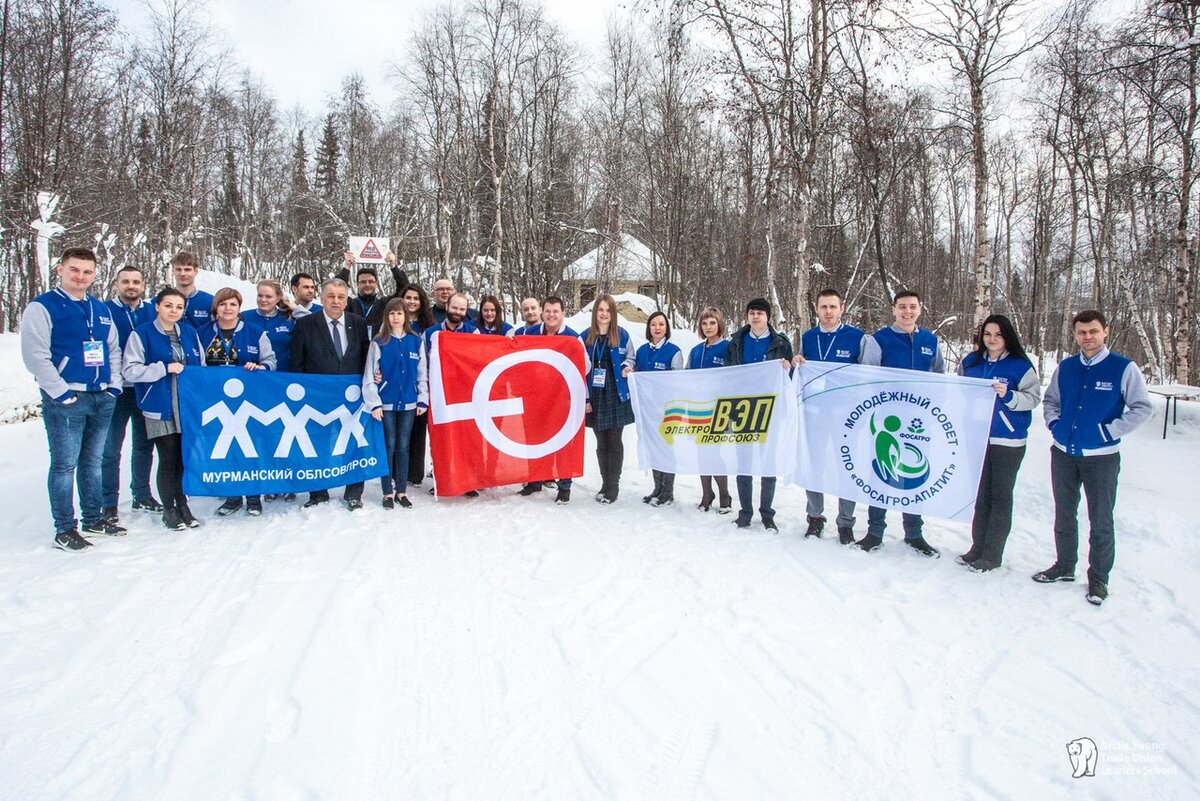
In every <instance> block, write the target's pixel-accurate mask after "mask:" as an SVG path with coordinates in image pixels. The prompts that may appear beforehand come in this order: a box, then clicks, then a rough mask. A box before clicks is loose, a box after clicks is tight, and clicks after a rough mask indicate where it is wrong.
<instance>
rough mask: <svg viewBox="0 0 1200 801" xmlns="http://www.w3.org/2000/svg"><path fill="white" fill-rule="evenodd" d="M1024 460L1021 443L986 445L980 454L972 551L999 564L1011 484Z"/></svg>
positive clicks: (1009, 521) (1008, 519) (1009, 525)
mask: <svg viewBox="0 0 1200 801" xmlns="http://www.w3.org/2000/svg"><path fill="white" fill-rule="evenodd" d="M1024 459H1025V446H1024V445H1021V446H1020V447H1017V448H1013V447H1010V446H1008V445H991V444H989V445H988V446H987V454H986V455H985V456H984V457H983V472H982V473H980V475H979V491H978V493H977V494H976V496H975V517H974V518H972V520H971V551H972V552H974V553H976V554H978V555H979V557H980V558H982V559H986V560H988V561H989V562H995V563H996V564H1000V562H1001V560H1002V559H1003V558H1004V544H1005V543H1006V542H1008V533H1009V532H1010V531H1011V530H1012V505H1013V487H1014V486H1016V483H1017V471H1018V470H1020V469H1021V462H1022V461H1023V460H1024Z"/></svg>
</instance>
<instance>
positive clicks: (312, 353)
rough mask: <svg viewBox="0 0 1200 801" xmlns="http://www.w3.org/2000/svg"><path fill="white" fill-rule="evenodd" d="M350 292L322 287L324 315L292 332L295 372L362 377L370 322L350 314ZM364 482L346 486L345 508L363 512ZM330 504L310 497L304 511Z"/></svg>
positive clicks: (335, 283)
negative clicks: (348, 309)
mask: <svg viewBox="0 0 1200 801" xmlns="http://www.w3.org/2000/svg"><path fill="white" fill-rule="evenodd" d="M349 295H350V292H349V288H348V287H347V286H346V282H345V281H343V280H342V279H340V278H330V279H328V280H326V281H324V282H323V283H322V284H321V306H322V309H321V313H320V314H310V315H309V316H307V317H304V318H302V319H300V320H297V321H296V328H295V329H294V330H293V331H292V372H294V373H321V374H325V375H354V376H359V377H361V376H362V373H363V368H364V367H365V366H366V363H367V321H366V320H364V319H363V318H361V317H359V316H358V315H357V314H349V313H347V312H346V307H347V305H349V302H350V297H349ZM362 493H363V482H361V481H356V482H354V483H353V484H347V485H346V489H345V490H344V491H343V494H342V498H343V500H345V502H346V508H347V509H349V510H350V511H355V510H357V509H361V508H362ZM322 503H329V490H327V489H323V490H315V491H313V492H310V493H309V494H308V500H307V501H306V502H305V503H304V508H306V509H309V508H312V507H314V506H317V505H318V504H322Z"/></svg>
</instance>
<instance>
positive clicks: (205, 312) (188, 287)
mask: <svg viewBox="0 0 1200 801" xmlns="http://www.w3.org/2000/svg"><path fill="white" fill-rule="evenodd" d="M198 272H200V259H199V258H197V256H196V254H195V253H188V252H187V251H186V250H184V251H180V252H179V253H176V254H175V258H173V259H171V276H172V277H173V278H174V279H175V288H176V289H178V290H179V291H180V292H182V293H183V296H184V297H185V298H187V308H186V310H185V311H184V312H183V321H184V322H185V323H187V324H188V325H190V326H191V327H192V328H195V329H196V330H197V331H199V330H200V329H201V328H203V327H204V326H205V325H207V324H208V322H209V321H210V320H212V304H213V296H212V295H210V294H209V293H207V292H204V291H203V290H201V289H199V288H198V287H197V286H196V274H197V273H198Z"/></svg>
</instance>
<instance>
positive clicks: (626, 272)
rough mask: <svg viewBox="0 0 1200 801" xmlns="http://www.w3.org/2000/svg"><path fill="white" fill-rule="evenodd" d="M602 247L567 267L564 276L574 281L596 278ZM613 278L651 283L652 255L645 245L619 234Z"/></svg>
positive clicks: (635, 238) (633, 237) (631, 237)
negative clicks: (619, 240) (619, 243)
mask: <svg viewBox="0 0 1200 801" xmlns="http://www.w3.org/2000/svg"><path fill="white" fill-rule="evenodd" d="M602 253H603V247H597V248H596V249H595V250H592V251H591V252H589V253H585V254H584V255H582V256H580V257H579V258H578V259H576V260H575V261H573V262H571V264H569V265H568V266H567V269H566V271H565V272H566V274H567V275H568V276H569V277H570V278H571V279H573V280H575V281H588V280H593V279H595V277H596V268H597V267H599V265H600V258H601V254H602ZM613 278H616V279H622V280H625V281H653V280H655V278H654V254H653V253H652V252H651V251H650V248H649V247H647V246H646V243H644V242H642V241H641V240H640V239H638V238H637V237H635V236H630V235H629V234H621V247H620V248H619V249H618V251H617V265H616V273H615V274H614V275H613Z"/></svg>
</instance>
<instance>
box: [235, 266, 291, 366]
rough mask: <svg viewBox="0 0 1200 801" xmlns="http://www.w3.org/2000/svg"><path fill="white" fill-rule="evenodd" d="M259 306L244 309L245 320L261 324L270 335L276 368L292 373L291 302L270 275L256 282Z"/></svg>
mask: <svg viewBox="0 0 1200 801" xmlns="http://www.w3.org/2000/svg"><path fill="white" fill-rule="evenodd" d="M256 288H257V290H258V294H257V308H254V309H251V310H250V311H244V312H242V320H243V321H245V322H248V323H250V324H251V325H255V326H258V327H259V328H261V329H262V330H263V331H264V332H265V333H266V335H267V339H268V340H269V341H270V343H271V351H272V352H273V353H274V354H275V371H276V372H278V373H290V372H291V366H292V329H294V328H295V327H296V321H295V320H293V319H292V304H291V303H289V302H288V299H287V298H285V297H284V296H283V287H282V286H280V285H279V282H278V281H272V280H270V279H267V280H265V281H259V282H258V285H257V287H256Z"/></svg>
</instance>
